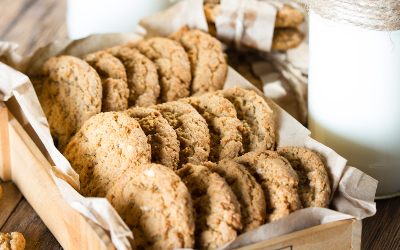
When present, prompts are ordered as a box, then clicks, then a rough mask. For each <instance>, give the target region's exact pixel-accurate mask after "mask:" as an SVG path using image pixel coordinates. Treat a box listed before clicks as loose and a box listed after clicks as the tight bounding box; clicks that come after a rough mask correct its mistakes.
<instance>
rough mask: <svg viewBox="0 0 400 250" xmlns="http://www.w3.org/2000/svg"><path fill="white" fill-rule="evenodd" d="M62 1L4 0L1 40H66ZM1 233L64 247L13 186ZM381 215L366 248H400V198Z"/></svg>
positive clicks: (1, 206) (368, 229)
mask: <svg viewBox="0 0 400 250" xmlns="http://www.w3.org/2000/svg"><path fill="white" fill-rule="evenodd" d="M65 9H66V6H65V2H64V1H62V0H58V1H54V0H0V40H3V41H11V42H15V43H18V44H19V46H20V47H19V52H20V53H21V54H22V55H28V54H29V53H31V52H32V51H34V50H35V49H37V48H38V47H40V46H43V45H45V44H46V43H48V42H49V41H53V40H55V39H59V38H66V36H67V34H66V26H65ZM1 185H2V186H3V189H4V191H5V192H4V194H5V195H4V197H3V199H2V200H1V201H0V231H3V232H10V231H19V232H22V233H23V234H24V235H25V237H26V240H27V249H46V250H50V249H60V248H61V246H60V245H59V244H58V242H57V240H56V239H55V238H54V237H53V235H52V234H51V232H50V231H49V230H48V229H47V227H46V225H44V224H43V222H42V221H41V219H40V218H39V216H38V215H37V214H36V213H35V211H34V210H33V209H32V207H31V206H30V205H29V203H28V202H27V201H26V200H25V199H24V198H23V197H22V196H21V194H20V193H19V191H18V189H17V188H16V187H15V186H14V185H13V184H12V183H2V184H1ZM377 207H378V213H377V214H376V215H375V216H374V217H372V218H368V219H366V220H364V221H363V233H362V248H363V249H400V198H393V199H389V200H382V201H378V202H377Z"/></svg>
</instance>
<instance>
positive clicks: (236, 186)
mask: <svg viewBox="0 0 400 250" xmlns="http://www.w3.org/2000/svg"><path fill="white" fill-rule="evenodd" d="M207 166H208V167H209V168H210V169H211V171H213V172H216V173H218V174H219V175H220V176H221V177H223V178H224V179H225V181H226V182H227V183H228V185H229V186H230V188H231V189H232V191H233V193H234V194H235V196H236V198H237V199H238V201H239V203H240V212H241V217H242V225H243V228H242V230H241V232H247V231H250V230H253V229H255V228H257V227H259V226H261V225H262V224H264V222H265V217H266V205H265V196H264V193H263V190H262V188H261V186H260V184H258V183H257V181H256V179H255V178H254V177H253V176H252V175H251V174H250V173H249V171H247V170H246V168H245V167H244V166H243V165H241V164H239V163H237V162H234V161H232V160H222V161H220V162H218V165H217V164H208V165H207Z"/></svg>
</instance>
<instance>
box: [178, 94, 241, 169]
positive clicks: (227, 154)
mask: <svg viewBox="0 0 400 250" xmlns="http://www.w3.org/2000/svg"><path fill="white" fill-rule="evenodd" d="M182 101H184V102H187V103H189V104H190V105H192V106H193V107H194V108H195V109H196V110H197V111H198V112H199V113H200V114H201V115H202V116H203V117H204V119H205V120H206V122H207V124H208V128H209V131H210V139H211V151H210V156H209V160H210V161H213V162H217V161H219V160H222V159H233V158H235V157H237V156H239V155H240V154H241V153H243V145H242V135H241V132H240V131H241V129H242V127H243V124H242V122H241V121H240V120H239V119H238V118H237V117H236V110H235V107H234V106H233V104H232V103H231V102H230V101H228V100H227V99H225V98H223V97H222V96H218V95H214V94H203V95H201V96H196V97H190V98H186V99H182Z"/></svg>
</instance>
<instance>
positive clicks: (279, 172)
mask: <svg viewBox="0 0 400 250" xmlns="http://www.w3.org/2000/svg"><path fill="white" fill-rule="evenodd" d="M235 161H236V162H238V163H240V164H243V165H244V166H245V167H246V169H247V170H248V171H249V172H250V173H251V174H252V175H253V176H254V177H255V178H256V180H257V182H258V183H260V184H261V187H262V188H263V191H264V196H265V198H266V205H267V222H270V221H275V220H278V219H280V218H282V217H285V216H287V215H288V214H290V213H291V212H294V211H296V210H298V209H300V208H301V201H300V198H299V194H298V184H299V178H298V176H297V174H296V172H295V171H294V170H293V168H292V167H291V166H290V163H289V162H288V161H287V160H286V159H285V158H283V157H282V156H280V155H279V154H278V153H276V152H274V151H264V152H249V153H247V154H244V155H242V156H240V157H238V158H236V159H235Z"/></svg>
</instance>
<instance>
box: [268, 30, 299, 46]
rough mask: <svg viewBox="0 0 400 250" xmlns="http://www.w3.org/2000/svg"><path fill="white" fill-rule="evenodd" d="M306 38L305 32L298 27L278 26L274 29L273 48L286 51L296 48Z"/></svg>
mask: <svg viewBox="0 0 400 250" xmlns="http://www.w3.org/2000/svg"><path fill="white" fill-rule="evenodd" d="M303 39H304V34H303V33H301V31H299V30H298V29H296V28H278V29H275V30H274V38H273V39H272V46H271V49H272V50H275V51H286V50H288V49H292V48H296V47H297V46H299V45H300V43H301V42H302V41H303Z"/></svg>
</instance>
